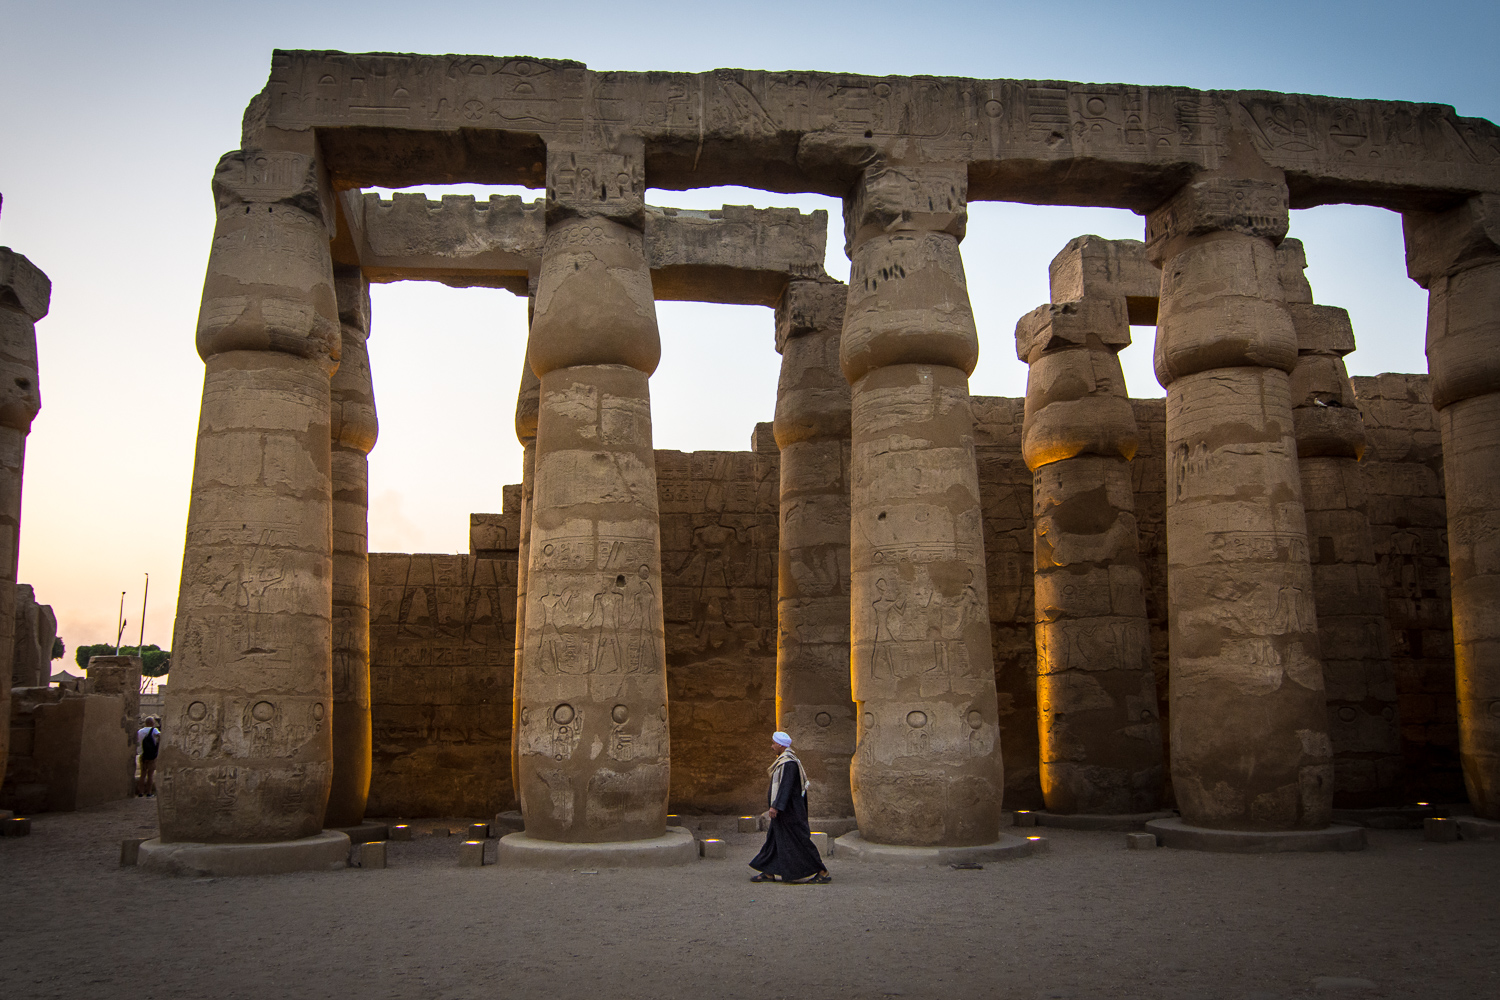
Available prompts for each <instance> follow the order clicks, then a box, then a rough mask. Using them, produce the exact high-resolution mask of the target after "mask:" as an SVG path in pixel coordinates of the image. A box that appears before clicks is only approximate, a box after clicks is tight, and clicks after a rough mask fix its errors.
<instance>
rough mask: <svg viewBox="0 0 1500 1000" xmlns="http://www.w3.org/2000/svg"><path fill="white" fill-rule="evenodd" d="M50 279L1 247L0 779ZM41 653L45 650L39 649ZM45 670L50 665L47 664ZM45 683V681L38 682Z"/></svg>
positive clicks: (7, 735)
mask: <svg viewBox="0 0 1500 1000" xmlns="http://www.w3.org/2000/svg"><path fill="white" fill-rule="evenodd" d="M51 300H52V283H51V282H50V281H48V280H47V276H46V275H45V274H43V273H42V272H41V271H40V270H39V269H38V268H37V266H36V265H35V264H33V263H32V262H31V261H29V260H27V259H26V258H25V257H23V256H21V255H20V254H18V253H16V252H15V251H13V250H11V249H10V248H9V247H0V664H4V667H3V669H0V778H4V776H5V762H6V758H7V756H8V755H9V752H10V685H11V661H12V660H13V658H14V654H15V638H16V564H17V562H18V560H19V558H20V553H21V546H20V543H21V480H22V475H23V472H24V470H25V466H26V435H28V434H29V433H31V421H32V419H33V418H35V417H36V415H37V411H38V410H40V409H41V406H42V397H41V390H40V385H39V382H38V379H37V361H36V322H37V320H39V319H41V318H42V317H43V316H45V315H47V308H48V306H49V304H50V303H51ZM44 653H50V650H49V651H44ZM46 670H47V673H48V674H50V672H51V669H50V666H46ZM43 683H44V684H45V683H46V682H45V681H43Z"/></svg>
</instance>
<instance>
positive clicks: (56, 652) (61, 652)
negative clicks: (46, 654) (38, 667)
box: [52, 635, 68, 660]
mask: <svg viewBox="0 0 1500 1000" xmlns="http://www.w3.org/2000/svg"><path fill="white" fill-rule="evenodd" d="M67 652H68V647H67V646H64V645H63V641H62V636H60V635H55V636H53V637H52V658H53V659H54V660H60V659H62V658H63V657H64V656H65V655H66V654H67Z"/></svg>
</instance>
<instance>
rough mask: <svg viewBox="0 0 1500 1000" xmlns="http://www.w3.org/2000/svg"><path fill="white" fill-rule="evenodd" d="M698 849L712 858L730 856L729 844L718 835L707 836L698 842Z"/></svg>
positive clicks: (706, 856) (704, 855) (718, 858)
mask: <svg viewBox="0 0 1500 1000" xmlns="http://www.w3.org/2000/svg"><path fill="white" fill-rule="evenodd" d="M698 850H699V851H700V852H701V853H702V855H703V857H705V858H708V859H710V860H722V859H723V858H727V857H729V845H728V844H726V843H724V841H722V840H720V839H719V838H718V837H705V838H704V839H703V840H700V841H699V842H698Z"/></svg>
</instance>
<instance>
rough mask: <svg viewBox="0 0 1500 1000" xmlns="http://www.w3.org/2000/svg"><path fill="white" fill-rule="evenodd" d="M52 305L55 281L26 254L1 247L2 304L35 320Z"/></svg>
mask: <svg viewBox="0 0 1500 1000" xmlns="http://www.w3.org/2000/svg"><path fill="white" fill-rule="evenodd" d="M51 305H52V282H51V280H49V279H48V277H47V276H46V275H45V274H43V273H42V269H41V268H39V267H37V266H36V265H35V264H33V263H32V262H31V261H29V260H27V259H26V258H25V257H24V256H23V255H21V254H18V253H16V252H15V251H14V250H12V249H11V248H10V247H0V306H8V307H9V308H11V309H18V310H20V311H21V312H22V313H25V314H26V316H27V317H28V318H29V319H30V320H31V321H32V322H33V323H35V322H36V321H37V320H39V319H41V318H42V317H43V316H45V315H47V310H48V309H49V308H51Z"/></svg>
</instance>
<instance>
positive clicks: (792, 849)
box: [750, 732, 833, 885]
mask: <svg viewBox="0 0 1500 1000" xmlns="http://www.w3.org/2000/svg"><path fill="white" fill-rule="evenodd" d="M771 740H772V742H774V743H775V744H776V748H777V749H778V750H780V751H781V755H780V756H778V757H777V758H776V762H775V763H773V764H772V765H771V766H770V767H769V768H768V769H767V773H768V774H770V776H771V791H770V794H769V795H768V796H767V800H768V801H769V802H770V805H771V807H770V808H769V809H767V810H766V815H768V816H769V817H770V818H771V822H770V823H769V824H767V826H766V843H765V846H763V847H762V848H761V849H760V853H759V854H757V855H756V856H755V858H754V859H753V860H752V861H751V862H750V867H751V868H754V869H755V870H756V871H758V872H760V874H759V875H756V876H755V877H754V878H752V879H751V880H750V881H752V882H778V881H779V882H795V881H799V880H801V879H807V881H808V882H810V883H813V884H816V885H823V884H825V883H827V882H831V881H833V876H831V875H829V874H828V869H827V868H825V867H824V866H823V859H822V857H821V856H819V854H818V846H817V845H816V844H814V843H813V842H812V836H811V832H810V831H809V829H808V826H807V772H805V771H804V770H803V769H802V762H801V761H800V760H798V759H797V755H796V754H795V753H793V752H792V738H791V737H790V736H788V735H787V734H786V733H782V732H778V733H775V734H773V735H772V736H771ZM809 875H811V876H812V877H811V878H808V876H809Z"/></svg>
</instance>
